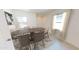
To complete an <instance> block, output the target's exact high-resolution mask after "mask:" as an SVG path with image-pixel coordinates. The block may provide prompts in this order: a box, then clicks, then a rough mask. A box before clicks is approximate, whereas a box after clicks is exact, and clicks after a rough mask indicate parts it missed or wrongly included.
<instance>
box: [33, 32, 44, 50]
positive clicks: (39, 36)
mask: <svg viewBox="0 0 79 59" xmlns="http://www.w3.org/2000/svg"><path fill="white" fill-rule="evenodd" d="M43 39H44V32H43V31H38V32H32V33H31V42H32V43H33V44H34V49H39V47H38V43H39V42H40V41H42V44H43V46H45V43H44V41H43Z"/></svg>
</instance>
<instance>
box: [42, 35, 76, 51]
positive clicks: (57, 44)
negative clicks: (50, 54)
mask: <svg viewBox="0 0 79 59" xmlns="http://www.w3.org/2000/svg"><path fill="white" fill-rule="evenodd" d="M50 39H51V40H52V41H50V44H49V45H48V46H47V47H46V48H44V49H43V50H77V48H75V47H73V46H72V45H69V44H67V43H66V42H64V41H61V40H57V39H56V38H54V37H53V36H52V37H51V38H50Z"/></svg>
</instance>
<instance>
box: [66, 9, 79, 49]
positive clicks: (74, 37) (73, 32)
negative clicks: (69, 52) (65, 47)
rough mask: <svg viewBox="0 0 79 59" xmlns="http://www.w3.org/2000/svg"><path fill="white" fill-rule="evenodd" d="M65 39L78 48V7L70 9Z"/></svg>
mask: <svg viewBox="0 0 79 59" xmlns="http://www.w3.org/2000/svg"><path fill="white" fill-rule="evenodd" d="M66 41H67V42H68V43H70V44H72V45H74V46H76V47H78V48H79V9H77V10H76V9H75V10H72V11H71V16H70V23H69V27H68V31H67V37H66Z"/></svg>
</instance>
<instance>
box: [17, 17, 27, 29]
mask: <svg viewBox="0 0 79 59" xmlns="http://www.w3.org/2000/svg"><path fill="white" fill-rule="evenodd" d="M17 22H18V23H19V26H20V28H24V27H26V26H27V17H17Z"/></svg>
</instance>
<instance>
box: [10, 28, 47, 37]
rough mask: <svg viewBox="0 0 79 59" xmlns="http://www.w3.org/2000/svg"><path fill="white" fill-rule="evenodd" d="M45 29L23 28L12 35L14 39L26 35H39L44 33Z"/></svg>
mask: <svg viewBox="0 0 79 59" xmlns="http://www.w3.org/2000/svg"><path fill="white" fill-rule="evenodd" d="M44 31H45V28H42V27H37V28H22V29H19V30H16V31H14V32H12V33H11V35H12V37H14V38H16V37H18V36H22V35H26V34H31V33H33V32H34V33H37V32H44Z"/></svg>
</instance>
